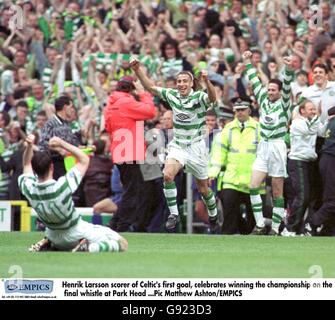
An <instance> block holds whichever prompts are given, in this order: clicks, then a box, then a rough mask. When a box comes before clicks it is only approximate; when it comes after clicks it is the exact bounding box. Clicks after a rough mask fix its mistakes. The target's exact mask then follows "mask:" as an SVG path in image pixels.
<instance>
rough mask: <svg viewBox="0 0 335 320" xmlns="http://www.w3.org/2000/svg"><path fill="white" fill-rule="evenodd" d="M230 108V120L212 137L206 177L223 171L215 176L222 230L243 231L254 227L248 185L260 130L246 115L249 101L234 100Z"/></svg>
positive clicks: (211, 176) (233, 232)
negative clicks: (231, 112)
mask: <svg viewBox="0 0 335 320" xmlns="http://www.w3.org/2000/svg"><path fill="white" fill-rule="evenodd" d="M233 109H234V113H235V118H234V120H233V121H232V122H230V123H228V124H227V125H226V126H225V127H224V129H223V130H222V132H221V133H219V134H217V135H216V136H215V138H214V142H213V145H212V149H211V157H210V167H209V172H208V173H209V177H210V178H216V177H218V175H219V173H220V171H223V172H221V173H220V175H219V177H218V190H222V191H221V192H220V194H219V197H220V199H221V201H222V205H223V215H224V221H223V226H222V233H223V234H239V233H242V234H244V233H250V232H251V231H252V229H253V227H254V226H255V220H254V217H253V213H252V208H251V203H250V193H249V184H250V180H251V169H252V164H253V162H254V160H255V158H256V150H257V145H258V141H259V139H260V135H259V132H260V130H259V123H258V122H257V121H255V120H254V119H253V118H251V117H250V112H251V110H250V103H249V102H247V101H242V100H241V99H238V100H237V101H236V102H235V103H234V108H233ZM262 193H263V194H264V193H265V190H264V188H263V192H262ZM242 204H244V205H245V207H246V217H245V218H246V219H242V214H241V210H240V207H241V205H242Z"/></svg>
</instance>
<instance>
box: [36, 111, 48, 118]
mask: <svg viewBox="0 0 335 320" xmlns="http://www.w3.org/2000/svg"><path fill="white" fill-rule="evenodd" d="M38 116H42V117H46V116H47V113H46V112H45V110H41V111H39V112H38V113H37V115H36V117H38Z"/></svg>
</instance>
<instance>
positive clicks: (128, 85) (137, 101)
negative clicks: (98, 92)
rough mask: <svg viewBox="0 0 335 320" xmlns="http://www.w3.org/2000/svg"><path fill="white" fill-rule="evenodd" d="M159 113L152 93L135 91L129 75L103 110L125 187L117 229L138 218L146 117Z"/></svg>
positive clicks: (114, 159)
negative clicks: (140, 166)
mask: <svg viewBox="0 0 335 320" xmlns="http://www.w3.org/2000/svg"><path fill="white" fill-rule="evenodd" d="M156 113H157V110H156V108H155V106H154V103H153V98H152V95H151V94H150V93H147V92H144V91H143V90H140V89H139V88H137V90H136V88H135V83H134V79H133V78H132V77H130V76H125V77H123V78H121V80H120V81H119V82H118V84H117V88H116V91H115V92H114V93H112V95H111V96H110V97H109V100H108V104H107V107H106V109H105V111H104V117H105V127H106V130H107V131H108V132H109V134H110V139H111V146H110V151H111V157H112V161H113V163H114V164H116V165H117V167H118V169H119V171H120V177H121V182H122V185H123V190H124V193H123V196H122V200H121V203H120V206H119V209H118V212H117V219H118V220H117V230H118V231H127V230H128V229H129V227H130V225H131V224H132V223H133V222H134V221H135V219H136V217H134V214H135V212H136V205H137V203H138V197H139V191H140V190H141V185H142V184H143V177H142V174H141V171H140V168H139V163H140V162H143V161H144V159H145V141H144V120H149V119H152V118H153V117H155V116H156Z"/></svg>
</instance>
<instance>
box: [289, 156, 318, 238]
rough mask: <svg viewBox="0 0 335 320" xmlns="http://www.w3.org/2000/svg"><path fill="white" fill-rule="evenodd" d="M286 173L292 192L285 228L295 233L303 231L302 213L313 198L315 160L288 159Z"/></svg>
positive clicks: (303, 213)
mask: <svg viewBox="0 0 335 320" xmlns="http://www.w3.org/2000/svg"><path fill="white" fill-rule="evenodd" d="M288 173H289V176H290V179H291V186H292V189H293V193H294V198H293V202H292V204H291V207H290V215H289V217H288V219H287V226H286V227H287V229H288V230H289V231H293V232H296V233H302V232H303V231H304V215H305V212H306V209H307V208H308V207H309V206H310V204H311V202H312V200H314V196H313V195H315V192H314V188H315V181H316V179H317V178H316V175H317V173H318V171H317V162H316V161H314V162H307V161H300V160H291V159H289V161H288Z"/></svg>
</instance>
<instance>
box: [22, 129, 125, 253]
mask: <svg viewBox="0 0 335 320" xmlns="http://www.w3.org/2000/svg"><path fill="white" fill-rule="evenodd" d="M34 139H35V137H34V136H33V135H29V136H28V137H27V139H26V147H25V151H24V154H23V174H22V175H21V176H20V177H19V187H20V190H21V192H22V193H23V194H24V195H25V196H26V198H27V199H28V200H29V202H30V204H31V206H32V207H33V208H34V209H35V211H36V213H37V215H38V217H39V219H40V220H41V221H42V222H43V223H44V224H45V226H46V238H45V239H43V240H41V241H39V242H37V243H36V244H34V245H32V246H31V248H30V251H41V250H45V249H47V248H50V247H51V246H52V247H53V248H55V249H56V250H62V251H63V250H64V251H70V250H72V251H73V252H76V251H89V252H100V251H125V250H127V247H128V242H127V240H126V239H124V238H123V237H121V236H120V235H119V234H118V233H117V232H115V231H113V230H111V229H109V228H107V227H103V226H99V225H93V224H91V223H88V222H86V221H83V220H82V219H81V216H80V213H79V212H78V211H77V210H76V208H75V207H74V203H73V200H72V194H73V193H74V192H75V191H76V190H77V188H78V186H79V184H80V182H81V180H82V178H83V177H84V175H85V173H86V170H87V168H88V165H89V158H88V156H87V155H86V154H84V153H83V152H82V151H81V150H80V149H79V148H77V147H75V146H73V145H71V144H69V143H67V142H66V141H64V140H62V139H60V138H58V137H53V138H51V139H50V141H49V149H51V150H55V151H58V152H59V153H60V154H65V153H71V154H72V155H73V156H74V157H75V158H76V160H77V163H76V165H75V166H74V167H73V168H72V169H71V170H70V171H69V172H68V173H67V174H66V175H65V176H62V177H60V178H59V179H58V180H57V181H56V180H54V179H53V178H52V176H53V170H54V168H53V164H52V160H51V157H50V155H49V153H48V152H40V151H38V152H35V153H33V149H32V146H33V142H34Z"/></svg>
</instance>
